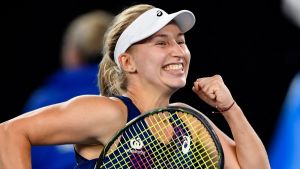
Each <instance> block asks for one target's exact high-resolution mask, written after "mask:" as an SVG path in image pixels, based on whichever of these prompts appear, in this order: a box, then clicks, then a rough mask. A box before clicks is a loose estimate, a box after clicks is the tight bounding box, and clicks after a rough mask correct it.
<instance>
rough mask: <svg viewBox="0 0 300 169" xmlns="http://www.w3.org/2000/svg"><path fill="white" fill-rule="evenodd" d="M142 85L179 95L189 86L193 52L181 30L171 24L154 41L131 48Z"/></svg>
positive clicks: (147, 40)
mask: <svg viewBox="0 0 300 169" xmlns="http://www.w3.org/2000/svg"><path fill="white" fill-rule="evenodd" d="M127 52H128V53H129V54H130V55H131V56H132V58H133V62H134V64H135V68H136V71H137V75H138V78H139V80H140V81H141V82H142V85H144V86H148V85H152V86H154V87H155V88H156V89H157V88H164V89H167V90H170V91H176V90H177V89H179V88H182V87H183V86H185V84H186V78H187V74H188V69H189V62H190V51H189V50H188V48H187V45H186V43H185V38H184V35H183V33H182V32H181V31H180V29H179V27H178V26H177V25H176V24H175V23H174V22H171V23H169V24H168V25H166V26H165V27H164V28H162V29H161V30H160V31H158V32H157V33H155V34H153V35H152V36H151V37H149V38H147V39H145V40H143V41H141V42H138V43H137V44H134V45H133V46H131V47H130V48H129V49H128V51H127Z"/></svg>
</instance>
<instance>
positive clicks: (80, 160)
mask: <svg viewBox="0 0 300 169" xmlns="http://www.w3.org/2000/svg"><path fill="white" fill-rule="evenodd" d="M114 97H117V98H119V99H120V100H122V101H123V103H124V104H125V105H126V106H127V113H128V115H127V122H129V121H131V120H132V119H134V118H135V117H137V116H138V115H140V114H141V112H140V111H139V109H138V108H137V107H136V106H135V105H134V104H133V102H132V101H131V100H130V98H128V97H125V96H114ZM74 151H75V157H76V166H75V167H74V169H94V167H95V165H96V163H97V160H98V158H96V159H92V160H88V159H85V158H84V157H82V156H81V155H80V154H78V153H77V152H76V150H74Z"/></svg>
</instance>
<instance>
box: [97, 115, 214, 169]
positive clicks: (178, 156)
mask: <svg viewBox="0 0 300 169" xmlns="http://www.w3.org/2000/svg"><path fill="white" fill-rule="evenodd" d="M155 115H157V114H155ZM179 115H180V116H181V117H178V116H177V118H175V117H176V116H170V115H166V113H162V116H163V117H160V116H157V117H158V118H156V117H154V118H150V117H147V119H150V122H149V124H150V123H151V125H149V124H148V125H146V126H145V125H144V124H146V123H142V122H137V123H136V125H133V126H132V127H130V128H129V130H127V131H125V132H124V135H123V136H122V137H119V139H117V140H116V141H115V142H114V143H113V145H112V146H111V147H114V148H111V149H110V150H109V151H108V153H107V155H106V157H107V159H108V160H107V161H108V163H107V164H109V163H110V164H109V165H106V163H104V164H103V165H102V167H105V168H106V167H107V168H131V166H134V168H167V167H171V168H174V167H175V168H189V167H191V166H192V167H193V168H199V167H200V168H209V169H210V168H216V166H217V164H218V159H219V156H218V153H217V152H216V151H217V150H216V146H215V144H214V142H213V139H212V138H211V136H210V134H209V132H208V131H207V129H206V128H205V127H204V126H203V124H202V123H201V122H199V120H198V119H196V118H195V117H194V116H192V115H190V114H187V113H181V114H179ZM166 119H167V120H166ZM166 122H167V125H166V124H164V123H166ZM172 125H174V126H180V127H179V128H180V130H177V131H175V128H174V127H172ZM170 127H171V128H172V130H170ZM199 131H201V132H199ZM176 132H177V133H176ZM195 133H196V134H195ZM155 135H156V136H159V137H157V138H156V139H151V138H149V136H150V137H153V136H155ZM170 135H171V136H173V137H172V138H171V139H170ZM176 135H178V136H176ZM133 136H134V138H133V139H135V138H139V139H140V140H142V141H141V142H138V143H137V144H135V145H136V146H138V145H139V144H144V145H145V146H144V148H140V149H139V147H136V148H138V149H131V148H132V147H130V146H129V145H130V142H131V141H132V137H133ZM174 136H176V137H174ZM184 136H185V137H191V138H190V139H191V140H192V141H191V142H190V147H189V151H188V153H186V154H183V153H182V152H181V151H182V150H181V149H180V148H182V147H183V146H184V145H183V144H182V141H183V140H184ZM126 138H128V139H127V140H126ZM149 140H150V141H149ZM161 140H162V141H161ZM122 141H124V142H122ZM134 141H137V140H134ZM162 142H166V143H167V144H166V145H165V144H164V143H162ZM120 147H121V148H120ZM122 149H123V150H125V151H121V150H122ZM182 149H183V148H182ZM116 152H117V153H116ZM115 154H117V155H115ZM190 156H191V157H193V158H191V157H190ZM124 157H127V158H124ZM182 161H184V162H182Z"/></svg>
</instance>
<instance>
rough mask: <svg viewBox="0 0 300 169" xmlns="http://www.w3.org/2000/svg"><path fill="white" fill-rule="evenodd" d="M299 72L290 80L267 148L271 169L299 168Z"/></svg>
mask: <svg viewBox="0 0 300 169" xmlns="http://www.w3.org/2000/svg"><path fill="white" fill-rule="evenodd" d="M299 143H300V73H298V74H297V75H296V76H295V78H294V79H293V81H292V82H291V85H290V88H289V91H288V93H287V96H286V100H285V102H284V104H283V108H282V112H281V114H280V117H279V121H278V125H277V126H276V130H275V134H274V137H273V139H272V141H271V144H270V148H269V158H270V162H271V166H272V169H299V168H300V144H299Z"/></svg>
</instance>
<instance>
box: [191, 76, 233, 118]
mask: <svg viewBox="0 0 300 169" xmlns="http://www.w3.org/2000/svg"><path fill="white" fill-rule="evenodd" d="M192 90H193V91H194V92H195V93H196V94H197V95H198V96H199V97H200V98H201V99H202V100H203V101H205V102H206V103H207V104H209V105H210V106H212V107H215V108H217V109H218V110H219V111H220V112H223V111H226V110H228V109H229V108H230V107H231V106H232V105H233V104H234V99H233V97H232V95H231V93H230V91H229V89H228V88H227V86H226V85H225V84H224V82H223V79H222V77H221V76H220V75H214V76H212V77H203V78H199V79H197V80H196V81H195V82H194V86H193V88H192Z"/></svg>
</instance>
